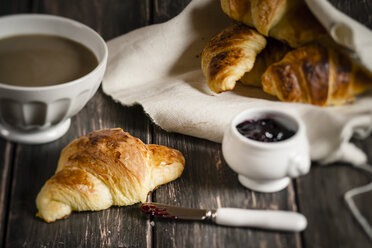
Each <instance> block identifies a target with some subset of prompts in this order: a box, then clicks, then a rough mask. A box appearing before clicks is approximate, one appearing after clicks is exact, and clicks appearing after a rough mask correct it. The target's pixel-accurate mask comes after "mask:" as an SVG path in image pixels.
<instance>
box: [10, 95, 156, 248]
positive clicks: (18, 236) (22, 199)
mask: <svg viewBox="0 0 372 248" xmlns="http://www.w3.org/2000/svg"><path fill="white" fill-rule="evenodd" d="M97 110H98V111H97ZM128 117H129V118H128ZM103 120H105V121H103ZM148 125H149V120H148V119H147V117H146V116H145V115H144V114H143V111H142V109H141V108H139V107H133V108H123V107H122V106H119V105H118V104H116V103H114V102H113V101H112V100H111V99H110V98H109V97H107V96H105V95H103V94H102V93H101V92H98V93H97V94H96V95H95V96H94V98H93V99H92V100H91V101H90V102H89V103H88V104H87V106H86V107H85V108H84V109H83V110H82V111H81V112H80V113H79V114H78V115H77V116H76V117H74V118H73V121H72V126H71V128H70V130H69V131H68V133H67V134H66V135H65V136H64V137H63V138H61V139H60V140H58V141H55V142H53V143H50V144H45V145H38V146H27V145H18V146H17V149H16V154H15V157H16V158H17V159H16V160H15V161H14V164H15V168H14V170H15V172H14V178H13V183H12V191H11V204H10V212H9V221H8V227H7V230H8V231H7V236H6V247H146V246H148V245H149V244H148V242H151V239H149V238H148V237H147V235H148V234H149V232H146V230H147V229H146V228H147V226H149V225H150V224H149V222H148V221H147V220H146V219H143V218H141V214H140V212H139V211H138V207H137V206H136V205H134V206H128V207H121V208H119V207H113V208H110V209H108V210H104V211H99V212H82V213H73V214H72V215H71V216H70V217H68V218H67V219H65V220H60V221H57V222H55V223H51V224H47V223H45V222H43V221H42V220H41V219H38V218H36V217H35V214H36V207H35V198H36V195H37V193H38V192H39V190H40V189H41V187H42V185H43V184H44V182H45V181H46V180H47V179H48V178H49V177H50V176H52V175H53V174H54V171H55V169H56V165H57V161H58V157H59V153H60V151H61V149H62V148H63V147H64V146H65V145H67V144H68V143H69V142H70V141H71V140H72V139H74V138H76V137H78V136H80V135H84V134H86V133H88V132H90V131H93V130H96V129H101V128H108V127H121V128H123V129H125V130H127V131H128V132H130V133H132V134H133V135H136V136H137V137H139V138H141V139H142V140H143V141H144V142H146V143H149V142H150V140H149V137H150V136H148V134H147V132H144V131H142V130H148ZM150 245H151V244H150Z"/></svg>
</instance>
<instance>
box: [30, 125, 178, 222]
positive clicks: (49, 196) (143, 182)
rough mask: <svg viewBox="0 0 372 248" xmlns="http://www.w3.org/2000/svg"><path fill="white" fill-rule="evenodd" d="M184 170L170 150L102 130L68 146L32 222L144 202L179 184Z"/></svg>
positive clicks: (113, 130)
mask: <svg viewBox="0 0 372 248" xmlns="http://www.w3.org/2000/svg"><path fill="white" fill-rule="evenodd" d="M184 164H185V160H184V157H183V156H182V154H181V153H180V152H179V151H177V150H174V149H171V148H168V147H165V146H159V145H145V144H144V143H143V142H142V141H140V140H139V139H137V138H135V137H133V136H131V135H130V134H128V133H126V132H124V131H123V130H122V129H120V128H117V129H106V130H100V131H96V132H93V133H90V134H88V135H86V136H82V137H80V138H77V139H76V140H74V141H72V142H71V143H70V144H69V145H68V146H66V147H65V148H64V149H63V151H62V152H61V155H60V159H59V162H58V167H57V170H56V173H55V175H54V176H52V177H51V178H50V179H49V180H48V181H47V182H46V183H45V185H44V186H43V187H42V189H41V191H40V193H39V194H38V196H37V198H36V206H37V209H38V210H39V212H38V214H37V216H39V217H41V218H43V219H44V220H45V221H47V222H52V221H55V220H57V219H60V218H64V217H66V216H68V215H69V214H70V213H71V211H75V210H76V211H84V210H101V209H106V208H108V207H110V206H112V205H116V206H125V205H130V204H134V203H136V202H141V201H142V202H143V201H145V200H146V197H147V194H148V193H149V192H150V191H152V190H154V189H155V188H156V187H158V186H159V185H161V184H164V183H168V182H170V181H172V180H175V179H176V178H178V177H179V176H180V175H181V174H182V171H183V168H184Z"/></svg>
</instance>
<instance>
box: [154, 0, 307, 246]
mask: <svg viewBox="0 0 372 248" xmlns="http://www.w3.org/2000/svg"><path fill="white" fill-rule="evenodd" d="M154 3H155V7H154V14H153V16H154V21H155V22H162V21H166V20H167V19H169V18H171V17H173V16H174V14H175V13H179V12H180V11H181V10H182V8H184V6H186V5H187V4H188V3H189V1H188V0H186V1H176V2H174V1H155V2H154ZM177 8H178V9H177ZM153 140H154V142H155V143H157V144H162V145H166V146H170V147H174V148H176V149H179V150H180V151H181V152H183V154H184V155H185V156H186V168H185V171H184V173H183V175H182V177H181V178H180V179H178V180H177V181H175V182H172V183H170V184H167V185H165V186H162V187H161V188H159V189H157V190H156V192H155V193H154V194H153V199H154V200H155V201H157V202H163V203H168V204H175V205H179V206H185V207H196V208H217V207H237V208H263V209H286V210H296V204H295V197H294V190H293V186H292V185H291V186H290V187H289V188H288V190H284V191H281V192H279V193H275V194H259V193H254V192H252V191H250V190H248V189H245V188H244V187H243V186H241V185H240V184H239V182H238V181H237V175H236V173H234V172H233V171H232V170H231V169H230V168H229V167H228V166H227V164H226V163H225V161H224V160H223V157H222V154H221V148H220V144H217V143H213V142H209V141H206V140H200V139H196V138H192V137H188V136H184V135H180V134H170V133H166V132H164V131H162V130H161V129H160V128H158V127H156V126H155V127H154V137H153ZM154 223H155V226H154V239H155V240H154V244H155V246H156V247H208V246H211V247H241V246H244V247H300V246H301V240H300V235H299V234H293V233H279V232H265V231H262V230H254V229H248V228H231V227H222V226H217V225H212V224H206V223H198V222H180V221H177V222H176V221H169V220H162V219H157V218H156V219H155V220H154Z"/></svg>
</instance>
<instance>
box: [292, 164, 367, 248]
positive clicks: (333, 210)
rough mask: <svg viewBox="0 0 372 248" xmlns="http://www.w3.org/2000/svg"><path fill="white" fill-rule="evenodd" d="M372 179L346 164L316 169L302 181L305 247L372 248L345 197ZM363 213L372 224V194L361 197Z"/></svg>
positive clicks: (300, 191) (299, 189) (300, 185)
mask: <svg viewBox="0 0 372 248" xmlns="http://www.w3.org/2000/svg"><path fill="white" fill-rule="evenodd" d="M371 179H372V176H371V175H366V173H363V172H362V171H359V170H357V169H353V168H351V167H350V166H347V165H342V164H333V165H330V166H327V167H321V166H316V165H314V166H313V167H312V169H311V172H310V174H308V175H306V176H305V177H302V178H300V179H298V195H299V205H300V209H301V212H302V213H303V214H304V215H305V216H306V217H307V218H308V222H309V225H308V228H307V230H306V231H305V232H304V235H303V237H304V243H305V247H350V248H352V247H370V246H371V245H372V243H371V241H370V240H369V239H368V236H367V235H366V234H365V233H364V231H363V230H362V228H361V226H360V225H359V224H358V223H357V222H356V220H355V219H354V218H353V216H352V214H351V212H350V210H349V209H348V207H347V205H346V202H345V201H344V194H345V192H347V191H348V190H350V189H352V188H355V187H359V186H362V185H365V184H367V183H368V182H370V181H371ZM357 199H359V200H360V199H363V200H362V201H359V202H357V205H358V207H360V208H361V210H363V211H362V213H364V214H367V216H368V217H369V220H371V214H370V213H369V214H368V212H370V206H371V205H372V197H371V194H364V195H361V196H358V198H357Z"/></svg>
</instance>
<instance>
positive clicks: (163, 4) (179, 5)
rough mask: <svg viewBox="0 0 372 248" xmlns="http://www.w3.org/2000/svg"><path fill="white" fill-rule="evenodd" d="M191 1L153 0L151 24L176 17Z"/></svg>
mask: <svg viewBox="0 0 372 248" xmlns="http://www.w3.org/2000/svg"><path fill="white" fill-rule="evenodd" d="M190 2H191V0H153V4H154V7H153V14H152V17H153V18H152V21H153V23H161V22H165V21H168V20H169V19H171V18H172V17H174V16H176V15H178V14H179V13H180V12H181V11H182V10H183V9H184V8H185V7H186V6H187V5H188V4H189V3H190Z"/></svg>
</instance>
